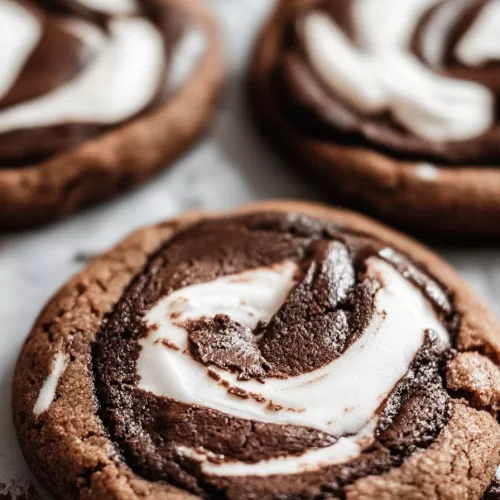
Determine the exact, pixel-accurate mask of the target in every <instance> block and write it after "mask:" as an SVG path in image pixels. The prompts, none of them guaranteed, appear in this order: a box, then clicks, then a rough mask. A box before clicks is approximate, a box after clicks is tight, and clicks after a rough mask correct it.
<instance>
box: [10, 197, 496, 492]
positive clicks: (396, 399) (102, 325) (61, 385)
mask: <svg viewBox="0 0 500 500" xmlns="http://www.w3.org/2000/svg"><path fill="white" fill-rule="evenodd" d="M498 329H499V327H498V323H497V322H496V320H495V319H494V317H493V316H492V314H491V313H490V311H489V310H488V309H487V308H486V307H485V306H484V305H483V304H482V303H481V301H479V300H478V299H477V297H476V296H475V295H474V294H473V293H472V292H471V291H470V290H469V289H468V288H467V286H466V285H465V284H464V283H463V281H462V280H461V279H460V278H459V277H458V276H457V275H456V273H455V272H454V271H453V270H452V269H451V268H450V267H449V266H448V265H447V264H446V263H444V262H443V261H442V260H440V259H439V258H438V257H437V256H435V255H434V254H433V253H431V252H429V251H428V250H426V249H425V248H423V247H421V246H420V245H419V244H417V243H416V242H414V241H412V240H410V239H408V238H406V237H404V236H402V235H400V234H398V233H396V232H393V231H392V230H390V229H388V228H386V227H384V226H382V225H379V224H378V223H376V222H373V221H371V220H369V219H367V218H364V217H362V216H360V215H357V214H355V213H351V212H347V211H342V210H337V209H331V208H327V207H324V206H320V205H314V204H308V203H296V202H270V203H260V204H257V205H253V206H250V207H246V208H243V209H241V210H239V211H237V212H232V213H229V214H222V215H210V214H204V213H200V214H188V215H185V216H181V217H179V218H177V219H174V220H171V221H168V222H165V223H163V224H160V225H158V226H154V227H150V228H146V229H143V230H140V231H137V232H136V233H134V234H132V235H131V236H130V237H128V238H127V239H126V240H125V241H124V242H122V243H120V244H119V245H118V246H117V247H115V248H114V249H113V250H111V251H110V252H109V253H107V254H105V255H103V256H101V257H98V258H96V259H95V260H94V261H93V262H92V263H91V264H90V265H89V266H88V268H87V269H85V270H84V271H83V272H82V273H80V274H79V275H77V276H76V277H75V278H73V279H72V280H71V281H70V282H69V283H68V284H66V285H65V286H64V287H63V288H62V289H61V290H60V291H59V292H58V293H57V294H56V295H55V296H54V297H53V298H52V299H51V300H50V302H49V303H48V304H47V306H46V307H45V309H44V310H43V312H42V313H41V315H40V316H39V318H38V320H37V322H36V325H35V326H34V328H33V330H32V332H31V334H30V336H29V338H28V340H27V341H26V344H25V346H24V348H23V351H22V353H21V356H20V358H19V361H18V363H17V367H16V371H15V376H14V387H13V415H14V422H15V426H16V429H17V433H18V436H19V441H20V443H21V446H22V449H23V451H24V454H25V457H26V459H27V461H28V463H29V465H30V467H31V468H32V470H33V472H34V473H35V474H36V476H37V477H38V478H39V479H40V481H41V482H42V483H43V484H44V485H45V486H46V487H47V488H48V489H49V490H50V491H51V492H52V493H53V494H54V495H55V497H56V498H64V499H70V498H80V499H109V498H115V499H140V498H158V499H172V498H194V497H202V498H227V499H239V500H240V499H254V498H257V497H259V498H262V499H281V500H282V499H288V498H290V499H291V498H303V499H307V498H310V499H312V498H315V499H317V498H346V499H348V500H354V499H365V500H368V499H380V498H384V499H396V498H411V499H424V498H425V499H429V500H433V499H436V500H437V499H439V500H448V499H449V500H451V499H453V500H461V499H464V500H465V499H469V500H470V499H478V500H479V499H480V498H481V497H482V495H483V494H484V493H485V491H486V490H487V488H488V487H489V485H490V483H491V482H492V479H493V478H494V476H495V471H496V468H497V465H498V464H499V462H500V425H499V424H498V421H497V420H496V419H497V417H498V411H499V408H500V370H499V368H498V363H499V359H500V337H499V334H498V331H499V330H498Z"/></svg>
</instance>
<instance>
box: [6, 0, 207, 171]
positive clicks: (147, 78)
mask: <svg viewBox="0 0 500 500" xmlns="http://www.w3.org/2000/svg"><path fill="white" fill-rule="evenodd" d="M0 22H1V23H2V26H1V27H0V30H1V31H2V40H4V42H3V44H2V45H3V47H1V50H2V53H3V58H2V62H0V68H1V72H0V74H1V76H0V164H1V165H3V166H4V167H5V166H8V167H12V166H14V165H19V166H22V165H28V164H32V163H33V162H37V161H40V160H44V159H47V158H48V157H50V156H52V155H54V154H57V153H60V152H62V151H67V150H68V149H70V148H72V147H75V146H77V145H78V144H80V143H82V142H83V141H85V140H88V139H90V138H92V137H94V136H96V135H98V134H100V133H102V132H104V131H106V130H109V129H110V128H113V127H117V126H119V125H122V124H123V123H125V122H127V121H129V120H131V119H133V118H136V117H138V116H140V115H141V114H143V113H144V112H147V111H149V112H151V111H153V110H154V109H155V108H157V107H158V106H160V105H162V104H164V103H165V102H166V101H167V99H168V97H169V96H171V95H172V92H173V91H175V90H176V86H177V85H178V84H179V83H180V82H179V68H178V67H177V68H175V67H173V66H175V64H176V61H175V56H176V53H177V52H178V51H179V50H182V47H180V46H179V44H181V43H182V41H183V40H184V43H185V42H186V39H185V36H188V34H189V32H190V31H191V34H192V32H193V30H192V26H190V22H191V21H190V19H189V16H188V15H187V14H186V13H185V12H183V11H182V10H181V9H179V8H175V7H174V6H173V5H172V4H168V3H165V2H161V1H157V0H146V1H144V2H136V1H135V0H119V1H115V2H96V1H95V0H57V1H46V0H39V1H31V0H9V1H6V2H2V3H1V4H0ZM198 36H201V35H200V33H198ZM188 43H191V44H193V43H195V44H196V43H198V44H199V47H197V48H196V47H194V49H195V50H200V51H201V50H202V49H203V42H202V40H198V41H196V40H194V39H193V38H192V37H191V38H190V39H189V41H188ZM184 55H185V54H183V56H184ZM200 55H201V52H200ZM177 66H179V61H177ZM176 79H177V81H175V80H176Z"/></svg>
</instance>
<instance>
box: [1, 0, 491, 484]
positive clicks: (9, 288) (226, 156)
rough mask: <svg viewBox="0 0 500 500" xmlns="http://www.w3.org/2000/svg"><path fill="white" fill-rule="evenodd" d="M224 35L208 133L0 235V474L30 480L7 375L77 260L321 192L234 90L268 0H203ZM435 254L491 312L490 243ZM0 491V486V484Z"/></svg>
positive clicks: (3, 479) (314, 196)
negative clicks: (112, 191)
mask: <svg viewBox="0 0 500 500" xmlns="http://www.w3.org/2000/svg"><path fill="white" fill-rule="evenodd" d="M207 3H208V4H210V5H211V6H212V7H213V9H214V11H215V12H216V13H217V15H218V16H219V18H220V20H221V25H222V28H223V30H224V34H225V35H226V37H227V40H228V41H229V43H228V45H227V47H228V49H227V50H228V58H229V61H230V68H231V74H230V84H229V86H228V89H227V92H226V96H225V99H224V102H223V103H222V105H221V109H220V111H219V113H218V116H217V117H216V118H215V121H214V124H213V128H212V131H211V133H210V134H209V136H208V137H207V138H206V139H205V140H204V141H203V142H202V143H201V144H200V145H199V146H198V147H197V148H196V149H195V150H193V151H192V152H190V153H189V154H187V155H186V156H185V157H184V158H182V160H180V161H179V162H177V164H176V165H175V166H174V168H172V169H170V170H169V171H168V172H164V173H163V174H161V175H159V176H158V177H157V178H155V179H154V180H153V181H152V182H150V183H149V184H147V185H145V186H143V187H141V188H139V189H137V190H135V191H133V192H131V193H128V194H127V195H125V196H123V197H121V198H119V199H116V200H113V201H110V202H108V203H105V204H103V205H100V206H98V207H95V208H92V209H90V210H87V211H85V212H83V213H80V214H78V215H76V216H73V217H71V218H68V219H66V220H64V221H61V222H58V223H56V224H53V225H51V226H48V227H43V228H41V229H37V230H34V231H30V232H27V233H23V234H17V235H12V236H5V237H1V238H0V286H1V288H0V293H1V297H2V300H1V301H0V401H1V402H2V404H1V405H0V483H2V482H8V481H11V480H16V481H17V480H21V481H26V480H29V478H30V476H29V473H28V471H27V468H26V466H25V465H24V461H23V459H22V456H21V453H20V451H19V448H18V446H17V442H16V439H15V435H14V432H13V428H12V424H11V414H10V397H11V395H10V384H11V374H12V370H13V366H14V363H15V360H16V357H17V355H18V352H19V350H20V347H21V345H22V342H23V339H24V338H25V336H26V334H27V333H28V331H29V330H30V327H31V325H32V323H33V321H34V320H35V318H36V316H37V314H38V312H39V311H40V309H41V308H42V306H43V305H44V303H45V302H46V300H47V299H48V297H49V296H50V295H51V294H52V293H54V292H55V291H56V290H57V288H58V287H59V286H60V285H62V284H63V283H64V282H65V281H66V280H67V279H68V277H70V276H71V275H72V274H74V273H75V272H77V271H78V270H79V269H80V268H81V266H82V264H81V263H79V262H77V261H76V260H75V256H76V255H77V254H78V253H90V254H94V253H99V252H101V251H103V250H105V249H107V248H109V247H110V246H111V245H113V244H114V243H115V242H117V241H119V240H120V239H121V238H122V237H123V236H125V235H126V234H127V233H129V232H130V231H132V230H133V229H135V228H137V227H139V226H142V225H146V224H150V223H153V222H155V221H159V220H162V219H165V218H168V217H170V216H173V215H176V214H178V213H180V212H182V211H183V210H188V209H215V210H220V209H229V208H232V207H235V206H238V205H240V204H242V203H246V202H250V201H252V200H259V199H266V198H307V199H312V200H321V197H320V196H319V195H318V193H316V192H315V191H314V190H313V189H312V188H309V187H308V186H306V185H304V184H303V183H302V182H301V180H299V179H298V178H297V177H295V176H294V175H292V174H290V173H289V172H287V171H286V169H285V168H284V166H283V165H282V164H281V162H280V161H278V160H276V159H275V158H274V157H273V156H272V155H271V153H270V152H269V151H268V150H267V149H266V148H265V147H264V146H263V145H262V144H261V142H260V141H259V139H258V138H257V136H256V135H255V133H254V132H253V131H252V128H251V126H250V125H249V123H248V121H247V119H246V113H245V110H244V105H243V96H242V86H241V83H242V78H243V70H244V68H245V65H246V61H247V58H246V55H247V53H248V50H249V48H250V45H251V42H252V40H253V37H254V36H255V31H256V29H257V27H258V26H259V24H260V22H261V20H262V18H263V17H264V16H265V14H266V11H267V10H268V9H269V8H270V7H271V5H272V1H271V0H207ZM441 253H442V254H443V255H444V256H445V257H446V258H447V259H448V260H449V261H450V262H451V263H452V264H453V265H454V266H455V267H456V268H457V269H458V270H459V271H460V272H461V273H462V275H463V276H464V278H465V279H466V280H467V281H468V282H469V283H470V285H471V286H472V287H473V288H474V289H476V290H477V291H478V293H479V294H480V295H481V296H483V297H484V299H485V300H486V301H487V302H489V303H490V304H491V305H492V306H493V308H494V309H495V310H496V312H497V313H500V303H499V302H498V301H497V300H496V298H497V295H498V293H499V292H500V252H499V249H498V248H494V247H493V248H492V247H490V248H486V249H470V248H469V249H461V248H458V249H454V250H450V249H446V250H441ZM0 493H1V491H0Z"/></svg>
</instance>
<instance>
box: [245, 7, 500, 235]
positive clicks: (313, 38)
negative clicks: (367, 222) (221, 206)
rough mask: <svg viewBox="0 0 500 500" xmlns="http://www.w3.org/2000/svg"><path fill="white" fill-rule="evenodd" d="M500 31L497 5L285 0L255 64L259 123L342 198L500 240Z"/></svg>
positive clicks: (429, 225) (422, 225) (413, 221)
mask: <svg viewBox="0 0 500 500" xmlns="http://www.w3.org/2000/svg"><path fill="white" fill-rule="evenodd" d="M499 26H500V7H499V4H498V2H496V1H493V0H474V1H473V2H467V1H462V0H417V1H412V0H401V1H400V0H375V1H371V0H342V1H332V0H292V1H289V2H288V1H286V0H283V1H281V2H279V4H278V7H277V8H276V10H275V12H274V14H273V16H272V18H271V19H270V21H269V22H268V24H267V25H266V26H265V27H264V29H263V32H262V34H261V36H260V40H259V43H258V45H257V48H256V52H255V56H254V61H253V64H252V67H251V71H250V100H251V105H252V110H253V114H254V116H255V119H256V122H257V123H258V125H259V127H260V128H261V129H262V131H263V132H264V135H265V137H266V139H267V140H269V141H271V143H272V144H273V145H274V146H275V147H276V148H277V150H278V151H279V152H280V153H281V154H283V155H284V156H285V157H286V158H287V159H288V160H289V161H290V162H291V163H292V165H293V166H295V167H296V168H297V169H299V170H300V171H302V172H304V173H305V174H306V175H308V176H309V177H311V179H312V180H316V181H318V183H319V184H320V186H322V187H323V188H325V189H326V190H327V192H328V193H329V194H330V195H332V194H334V195H335V196H337V197H340V198H341V199H343V200H344V201H346V202H349V203H351V204H355V205H356V206H359V207H361V208H363V209H365V210H370V211H372V212H374V213H377V214H380V215H382V216H384V217H385V218H387V219H390V220H392V221H394V222H396V223H398V224H400V225H405V226H408V227H411V228H412V229H415V230H425V231H426V232H429V231H434V232H436V233H444V232H445V233H454V234H458V235H468V236H478V237H495V238H496V237H498V235H499V231H498V227H497V225H496V224H495V223H494V220H495V218H496V217H497V216H498V214H499V213H500V203H499V201H498V200H499V199H500V197H499V194H500V173H499V172H500V171H499V169H498V166H499V165H500V148H499V146H498V144H499V139H500V123H499V121H498V102H499V99H498V98H499V95H500V86H499V82H500V80H499V70H498V68H499V64H498V63H499V60H500V51H499V50H498V47H497V45H498V44H496V43H495V40H496V38H495V36H494V35H493V34H492V33H496V32H497V31H498V27H499ZM495 30H497V31H495Z"/></svg>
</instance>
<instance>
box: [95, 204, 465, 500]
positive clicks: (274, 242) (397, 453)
mask: <svg viewBox="0 0 500 500" xmlns="http://www.w3.org/2000/svg"><path fill="white" fill-rule="evenodd" d="M384 253H385V254H386V257H387V258H386V259H385V260H386V261H387V262H389V263H390V264H391V265H393V266H394V267H395V268H396V269H397V270H398V271H399V272H401V273H402V275H403V276H405V277H407V279H409V280H410V281H412V282H414V283H416V284H417V286H419V287H420V288H421V289H422V291H423V293H425V294H426V295H427V296H428V297H429V299H430V300H431V302H432V303H433V305H434V307H435V309H436V312H437V314H438V315H439V317H440V318H441V319H442V321H443V323H444V324H445V326H447V327H448V328H449V329H450V331H451V333H453V332H454V331H455V330H456V328H458V321H457V315H456V313H455V312H454V310H453V307H452V305H451V302H450V300H449V298H448V297H447V294H446V293H445V292H444V291H443V290H442V289H441V287H440V286H439V285H438V284H437V283H436V282H434V281H433V280H432V279H431V278H430V277H429V276H427V275H426V273H425V271H423V270H422V269H419V268H418V266H416V265H415V264H413V263H412V262H411V261H409V260H408V259H406V258H405V257H404V256H402V255H400V254H398V253H397V252H394V251H391V252H388V249H387V248H386V247H385V245H384V244H383V243H381V242H378V241H376V240H374V239H372V238H367V237H365V236H363V235H362V234H356V233H351V232H349V231H345V230H342V229H341V228H340V227H337V226H336V225H334V224H332V223H330V222H326V221H323V220H320V219H315V218H312V217H308V216H301V215H292V214H290V215H286V214H277V213H260V214H255V215H247V216H242V217H237V218H231V219H222V220H216V221H206V222H201V223H199V224H196V225H194V226H193V227H191V228H189V229H187V230H186V231H184V232H181V233H179V234H178V235H176V236H175V237H174V238H173V239H172V240H170V241H169V242H168V243H167V244H166V245H165V246H164V247H163V248H161V249H160V250H159V251H158V252H157V253H156V254H155V255H154V256H152V257H151V258H150V260H149V263H148V264H147V266H146V268H145V269H144V271H143V272H142V273H141V274H140V275H139V276H137V277H136V278H135V280H134V281H133V282H132V284H131V285H130V286H129V287H128V289H127V291H126V292H125V294H124V295H123V297H122V299H121V300H120V301H119V303H118V304H117V306H116V307H115V309H114V311H113V313H112V314H111V315H110V317H109V318H108V320H107V321H106V323H105V324H103V327H102V330H101V332H100V333H99V335H98V338H97V341H96V343H95V345H94V351H93V352H94V355H93V364H94V372H95V385H96V394H97V397H98V400H99V401H100V408H101V417H102V419H103V422H104V423H105V425H106V427H107V429H108V431H109V433H110V435H111V438H112V440H113V441H114V442H115V444H116V446H117V448H118V449H119V450H120V453H121V455H122V458H123V460H125V462H126V463H127V464H128V465H129V466H130V467H131V468H132V469H133V470H134V471H135V472H136V473H137V474H139V475H141V476H143V477H144V478H147V479H150V480H153V481H160V480H166V481H168V482H170V483H172V484H174V485H177V486H179V487H181V488H184V489H186V490H188V491H190V492H192V493H194V494H198V495H201V496H206V497H211V498H227V499H230V498H244V497H246V496H248V495H250V494H251V492H252V491H253V492H254V493H255V492H259V494H260V495H261V496H262V498H269V499H271V498H291V497H294V498H295V497H296V496H297V495H300V497H301V498H313V497H316V496H318V495H323V496H332V495H333V496H340V497H342V495H343V494H344V488H345V487H346V486H347V485H349V484H352V483H353V482H354V481H356V480H357V479H359V478H362V477H365V476H368V475H377V474H382V473H384V472H387V471H389V470H391V469H392V468H394V467H398V466H399V465H400V464H401V463H402V462H403V461H404V460H405V458H406V457H407V456H409V455H411V454H412V453H413V452H414V451H415V450H417V449H421V448H425V447H427V446H428V445H429V444H430V443H432V442H433V441H434V439H435V438H436V436H437V435H438V434H439V432H440V430H441V429H442V428H443V426H445V425H446V423H447V422H448V420H449V419H450V417H451V415H452V405H451V403H450V401H451V398H450V396H449V395H448V393H447V392H446V390H445V389H444V388H443V376H442V373H443V368H444V363H445V361H447V360H448V359H449V358H450V357H451V356H453V352H452V351H449V350H447V349H444V348H443V346H442V345H440V343H439V342H438V341H437V340H436V338H435V335H434V334H433V332H428V333H427V338H426V341H425V343H424V345H423V347H422V348H421V349H420V351H419V352H418V354H417V355H416V357H415V359H414V361H413V363H412V365H411V367H410V369H409V371H408V374H407V376H406V377H404V378H403V379H402V380H401V381H400V383H399V384H398V385H397V386H396V388H395V389H394V391H393V392H392V394H391V395H390V397H389V398H388V399H387V401H385V402H384V404H383V405H382V406H381V408H380V412H381V419H380V423H379V427H378V429H377V431H376V437H377V439H376V442H375V444H374V445H373V446H372V447H371V448H370V449H368V450H365V452H364V453H362V454H361V455H360V456H359V457H358V458H356V459H354V460H351V461H350V462H347V463H344V464H342V465H339V466H329V467H324V468H322V469H321V470H318V471H313V472H307V473H302V474H297V475H293V476H287V477H286V479H284V478H283V477H280V476H268V477H266V478H251V477H246V478H242V477H230V478H224V477H208V476H205V475H204V474H202V473H201V470H200V468H199V465H197V464H196V463H195V462H193V461H192V460H189V459H187V458H185V457H184V458H183V457H181V456H180V455H179V454H178V453H177V452H176V447H177V446H179V445H183V446H188V447H192V448H197V447H203V448H205V449H206V450H209V451H211V452H213V453H215V454H223V455H225V456H226V457H232V458H234V459H238V460H243V461H248V462H255V461H258V460H262V459H265V458H271V457H278V456H281V455H283V454H295V453H301V452H303V451H304V450H306V449H308V448H315V447H325V446H328V445H331V444H333V443H335V442H336V440H337V439H338V438H339V436H331V435H327V434H325V433H321V432H318V431H316V430H314V429H308V428H303V427H296V426H289V425H288V426H287V425H274V424H264V423H257V422H251V421H247V420H242V419H238V418H234V417H230V416H227V415H223V414H221V413H219V412H217V411H214V410H210V409H206V408H201V407H197V406H194V405H189V404H185V403H181V402H178V401H174V400H171V399H169V398H164V397H158V396H155V395H154V394H152V393H148V392H145V391H142V390H141V389H139V388H138V387H137V382H138V375H137V373H136V366H135V365H136V361H137V359H138V356H139V352H140V346H139V344H138V340H139V339H140V338H141V337H142V336H144V335H146V334H147V329H146V326H145V325H144V323H143V321H142V318H143V316H144V313H145V312H146V311H147V310H148V309H149V308H150V307H151V306H153V305H154V304H155V303H156V302H157V301H158V300H159V299H160V298H161V297H163V296H165V295H167V294H169V293H171V292H173V291H175V290H178V289H180V288H182V287H185V286H188V285H192V284H196V283H204V282H209V281H211V280H214V279H216V278H218V277H221V276H225V275H228V274H234V273H239V272H242V271H245V270H247V269H252V268H256V267H262V266H272V265H274V264H277V263H280V262H282V261H283V260H292V261H294V262H296V263H297V264H298V267H299V276H297V285H296V286H295V288H294V289H293V290H292V292H291V293H290V294H289V296H288V298H287V299H286V301H285V303H284V304H283V305H282V307H281V308H280V310H279V311H278V312H277V313H276V315H275V316H274V317H273V318H272V319H271V321H270V322H269V323H268V324H262V323H260V324H259V325H258V327H257V328H256V330H255V331H253V332H252V331H251V330H249V329H245V328H243V327H241V326H240V325H238V324H236V323H234V322H232V321H231V320H230V318H228V317H227V316H223V315H220V316H217V317H215V318H212V319H202V320H200V321H195V322H190V323H189V324H187V325H185V326H186V328H187V330H188V335H189V344H190V352H191V354H192V356H193V357H194V358H195V359H196V360H197V361H198V362H200V363H203V364H206V365H207V369H209V366H210V365H211V364H212V365H215V366H218V367H220V368H222V369H227V370H231V371H234V372H236V373H238V374H239V377H240V378H242V379H248V378H252V377H253V378H256V379H258V380H261V381H263V382H264V383H265V379H266V378H268V377H276V376H278V377H289V376H295V375H299V374H301V373H305V372H308V371H311V370H314V369H316V368H318V367H320V366H322V365H324V364H326V363H328V362H330V361H331V360H333V359H335V358H337V357H338V356H341V355H342V353H343V352H344V351H345V349H347V348H348V347H349V345H350V344H351V343H352V342H353V341H354V340H355V339H356V338H357V335H359V332H360V329H362V328H363V326H364V325H366V323H367V322H368V321H369V319H370V317H371V314H372V311H373V298H374V294H375V292H376V290H377V289H378V287H380V286H382V284H381V283H378V282H377V281H374V280H372V279H369V278H368V277H367V276H366V274H365V261H366V259H367V258H368V257H370V256H374V255H380V256H381V257H380V258H384V257H383V255H384ZM257 333H258V334H259V335H263V338H262V340H261V341H260V342H258V343H257V342H255V334H257ZM285 335H286V337H287V339H290V338H293V342H287V343H285V342H282V338H283V337H284V336H285ZM165 348H171V347H169V346H168V345H166V346H165ZM298 353H299V354H300V355H298ZM228 391H229V392H231V388H230V387H228ZM232 394H233V395H236V396H239V397H245V398H247V397H255V395H251V394H241V393H240V394H235V393H234V392H232ZM257 396H258V395H257ZM276 411H279V408H276Z"/></svg>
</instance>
